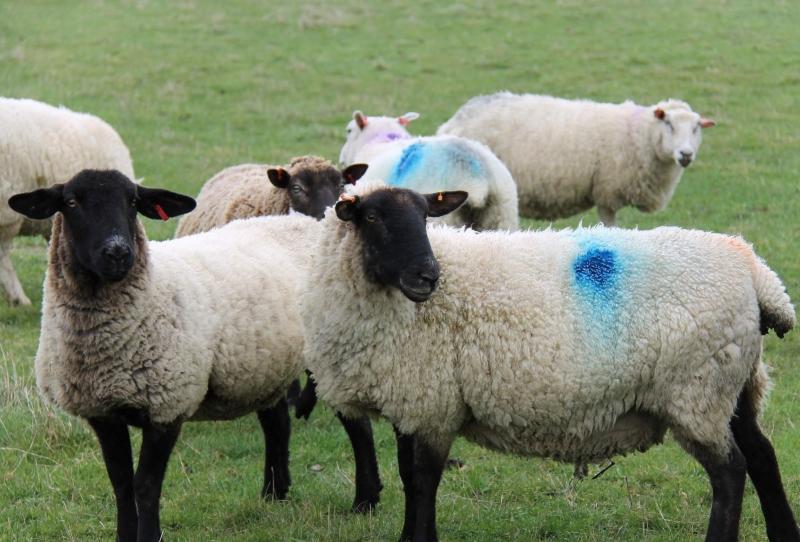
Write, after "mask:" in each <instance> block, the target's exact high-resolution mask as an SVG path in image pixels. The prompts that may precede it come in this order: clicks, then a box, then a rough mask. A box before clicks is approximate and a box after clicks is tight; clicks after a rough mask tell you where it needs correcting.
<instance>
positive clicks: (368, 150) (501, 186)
mask: <svg viewBox="0 0 800 542" xmlns="http://www.w3.org/2000/svg"><path fill="white" fill-rule="evenodd" d="M418 116H419V115H418V114H417V113H406V114H405V115H403V116H401V117H397V118H391V117H369V118H368V117H366V116H365V115H364V114H363V113H361V112H360V111H356V112H355V113H353V120H351V121H350V123H349V124H348V125H347V141H346V142H345V144H344V146H343V147H342V151H341V154H340V156H339V158H340V161H341V162H342V163H343V164H352V163H353V162H356V161H357V162H367V163H368V164H369V170H368V171H367V173H366V174H365V175H364V180H382V181H384V182H386V183H388V184H390V185H392V186H397V187H402V188H409V189H413V190H417V191H420V192H430V191H434V190H463V191H466V192H468V193H469V198H468V199H467V202H466V204H465V205H464V206H462V208H461V209H459V210H458V212H456V213H451V214H449V215H448V216H446V217H444V218H443V219H442V220H443V221H444V222H445V223H447V224H451V225H454V226H470V227H473V228H475V229H479V230H492V229H504V230H516V229H517V228H518V227H519V209H518V205H517V187H516V185H515V184H514V180H513V179H512V178H511V174H510V173H509V172H508V169H507V168H506V167H505V166H504V165H503V163H502V162H500V160H498V159H497V157H496V156H495V155H494V154H492V152H491V151H490V150H489V149H488V148H487V147H486V146H485V145H483V144H481V143H478V142H477V141H472V140H469V139H465V138H462V137H452V136H436V137H419V138H414V137H411V134H409V133H408V131H407V130H406V126H408V124H409V123H410V122H411V121H412V120H414V119H416V118H417V117H418Z"/></svg>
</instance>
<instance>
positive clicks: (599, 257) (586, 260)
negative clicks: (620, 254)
mask: <svg viewBox="0 0 800 542" xmlns="http://www.w3.org/2000/svg"><path fill="white" fill-rule="evenodd" d="M572 268H573V270H574V271H575V280H576V281H577V283H578V285H579V286H581V287H582V288H584V289H591V290H593V291H594V292H595V293H598V294H601V295H603V294H606V293H609V291H610V289H611V288H613V287H614V284H615V283H616V279H617V277H618V275H619V267H618V265H617V254H616V253H615V252H614V251H612V250H610V249H608V248H599V247H591V248H589V249H588V250H587V251H585V252H584V253H583V254H581V255H580V256H578V258H577V259H576V260H575V263H574V264H573V266H572Z"/></svg>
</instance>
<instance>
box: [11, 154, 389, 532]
mask: <svg viewBox="0 0 800 542" xmlns="http://www.w3.org/2000/svg"><path fill="white" fill-rule="evenodd" d="M9 205H10V206H11V208H13V209H14V210H16V211H17V212H20V213H23V214H25V215H26V216H28V217H29V218H34V219H43V218H47V217H50V216H53V215H55V218H54V220H53V234H52V240H51V243H50V253H49V262H48V269H47V275H46V277H45V286H44V301H43V304H42V329H41V335H40V338H39V349H38V351H37V354H36V362H35V368H36V382H37V385H38V387H39V390H40V391H41V393H42V394H43V395H44V396H45V397H46V398H47V399H48V400H50V401H52V402H53V403H55V404H56V405H58V406H59V407H61V408H63V409H64V410H66V411H67V412H69V413H71V414H73V415H76V416H81V417H83V418H86V419H87V420H88V422H89V424H90V425H91V427H92V429H93V430H94V431H95V433H96V434H97V437H98V439H99V441H100V446H101V448H102V452H103V458H104V460H105V463H106V469H107V471H108V475H109V478H110V480H111V484H112V486H113V489H114V494H115V496H116V503H117V537H118V540H120V541H123V542H126V541H134V540H138V541H139V542H142V541H148V542H149V541H155V540H159V539H160V537H161V529H160V522H159V499H160V495H161V486H162V482H163V478H164V473H165V470H166V467H167V461H168V460H169V456H170V454H171V452H172V448H173V446H174V445H175V442H176V440H177V438H178V434H179V433H180V429H181V426H182V424H183V422H185V421H189V420H225V419H232V418H235V417H238V416H241V415H244V414H247V413H249V412H252V411H256V412H257V413H258V418H259V421H260V422H261V427H262V429H263V431H264V435H265V440H266V461H265V468H264V485H263V489H262V495H263V496H264V497H276V498H284V497H285V496H286V492H287V490H288V488H289V484H290V479H289V469H288V454H289V449H288V445H289V429H290V428H289V417H288V411H287V406H286V401H285V399H284V397H285V394H286V389H287V388H288V386H289V384H290V383H291V382H292V381H293V380H294V379H295V378H297V376H298V374H299V373H300V372H301V371H302V370H303V368H304V366H305V365H304V359H303V353H302V349H303V342H302V341H303V336H302V330H301V325H302V324H301V321H300V315H299V308H298V307H297V299H296V296H297V288H298V287H299V285H300V282H301V277H303V276H304V275H305V274H306V273H307V272H308V265H309V263H310V252H309V251H308V250H306V248H305V247H307V246H308V245H309V244H312V241H313V240H314V239H315V236H316V235H318V233H319V231H320V223H319V222H317V221H316V220H314V219H312V218H309V217H305V216H286V217H264V218H253V219H250V220H242V221H236V222H235V223H233V224H230V225H228V226H226V227H224V228H219V229H216V230H214V231H212V232H207V233H204V234H198V235H193V236H189V237H186V238H183V239H178V240H172V241H165V242H152V243H148V241H147V238H146V235H145V232H144V228H143V227H142V224H141V222H139V221H138V220H137V212H138V213H142V214H143V215H145V216H147V217H150V218H158V217H167V216H177V215H180V214H183V213H186V212H189V211H191V210H192V209H193V208H194V205H195V204H194V200H193V199H191V198H189V197H187V196H182V195H180V194H175V193H173V192H169V191H166V190H159V189H152V188H143V187H137V185H135V184H134V183H133V182H131V181H130V180H128V179H127V178H126V177H125V176H124V175H122V174H120V173H119V172H116V171H93V170H87V171H83V172H81V173H79V174H78V175H76V176H75V177H74V178H73V179H72V180H71V181H69V182H68V183H66V184H58V185H54V186H53V187H51V188H45V189H39V190H36V191H33V192H28V193H23V194H18V195H16V196H14V197H12V198H11V199H10V201H9ZM342 422H343V423H344V425H345V428H346V429H347V431H348V435H349V436H350V438H351V441H352V443H353V448H354V452H355V455H356V486H357V487H356V500H355V502H354V507H355V508H371V507H372V506H374V505H375V504H376V503H377V502H378V497H379V492H380V480H379V479H378V474H377V464H376V460H375V452H374V447H373V444H372V434H371V432H370V428H369V426H366V427H362V426H360V425H359V424H358V423H357V422H351V421H349V420H344V419H343V418H342ZM129 425H133V426H136V427H141V428H142V433H143V437H142V448H141V452H140V456H139V462H138V466H137V469H136V472H135V474H134V470H133V461H132V456H131V445H130V438H129V433H128V426H129Z"/></svg>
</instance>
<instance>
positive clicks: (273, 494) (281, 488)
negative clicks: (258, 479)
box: [261, 482, 289, 501]
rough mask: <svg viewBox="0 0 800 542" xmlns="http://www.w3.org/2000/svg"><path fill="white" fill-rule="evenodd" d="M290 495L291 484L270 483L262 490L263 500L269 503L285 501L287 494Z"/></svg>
mask: <svg viewBox="0 0 800 542" xmlns="http://www.w3.org/2000/svg"><path fill="white" fill-rule="evenodd" d="M287 493H289V484H288V483H283V484H273V483H272V482H270V483H268V484H267V485H265V486H264V487H263V488H262V489H261V498H262V499H264V500H267V501H285V500H286V494H287Z"/></svg>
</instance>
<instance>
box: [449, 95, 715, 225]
mask: <svg viewBox="0 0 800 542" xmlns="http://www.w3.org/2000/svg"><path fill="white" fill-rule="evenodd" d="M714 124H715V123H714V121H713V120H710V119H706V118H703V117H701V116H700V115H698V114H697V113H695V112H694V111H692V109H691V108H690V107H689V105H688V104H686V103H685V102H681V101H678V100H666V101H663V102H659V103H658V104H656V105H653V106H649V107H645V106H641V105H636V104H634V103H633V102H625V103H623V104H607V103H596V102H592V101H588V100H564V99H561V98H553V97H551V96H538V95H533V94H521V95H518V94H511V93H509V92H500V93H497V94H492V95H490V96H479V97H477V98H473V99H471V100H469V101H468V102H467V103H466V104H464V105H463V106H462V107H461V109H459V110H458V111H457V112H456V114H455V115H453V117H452V118H451V119H450V120H448V121H447V122H445V123H444V124H443V125H442V126H440V127H439V130H438V131H437V133H438V134H440V135H443V134H451V135H458V136H462V137H468V138H471V139H475V140H477V141H481V142H483V143H485V144H486V145H488V146H489V148H490V149H492V151H493V152H494V153H495V154H496V155H497V156H498V157H499V158H500V160H502V161H503V163H504V164H505V165H506V166H508V169H509V170H510V171H511V174H512V175H513V177H514V180H515V181H516V182H517V189H518V192H519V205H520V212H521V213H522V215H524V216H529V217H531V218H539V219H547V220H553V219H556V218H563V217H568V216H571V215H574V214H576V213H579V212H582V211H585V210H587V209H591V208H592V207H594V206H597V212H598V214H599V216H600V220H602V222H603V223H604V224H605V225H606V226H613V225H614V223H615V220H616V213H617V211H618V210H619V209H621V208H622V207H625V206H633V207H636V208H637V209H639V210H640V211H644V212H647V213H651V212H654V211H659V210H661V209H663V208H664V207H665V206H666V205H667V203H669V200H670V199H671V198H672V194H673V192H674V191H675V187H676V186H677V185H678V181H680V179H681V175H683V171H684V169H685V168H687V167H689V164H691V163H692V162H693V161H694V160H695V159H696V158H697V151H698V149H699V148H700V141H701V139H702V135H701V132H702V129H703V128H709V127H711V126H714Z"/></svg>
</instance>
